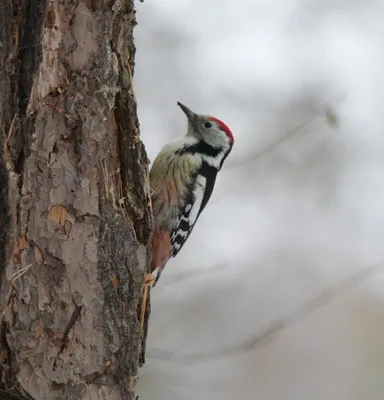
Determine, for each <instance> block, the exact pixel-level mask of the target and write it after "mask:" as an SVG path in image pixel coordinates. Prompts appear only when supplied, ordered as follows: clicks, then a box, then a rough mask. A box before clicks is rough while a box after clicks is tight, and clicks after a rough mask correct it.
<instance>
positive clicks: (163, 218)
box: [142, 102, 234, 318]
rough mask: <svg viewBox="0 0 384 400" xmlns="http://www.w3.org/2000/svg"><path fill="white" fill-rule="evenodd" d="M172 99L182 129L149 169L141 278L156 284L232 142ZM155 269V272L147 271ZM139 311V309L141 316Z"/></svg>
mask: <svg viewBox="0 0 384 400" xmlns="http://www.w3.org/2000/svg"><path fill="white" fill-rule="evenodd" d="M177 105H178V106H179V107H180V108H181V110H182V111H183V112H184V114H185V115H186V117H187V120H188V129H187V134H186V135H185V136H183V137H181V138H178V139H176V140H174V141H172V142H170V143H168V144H166V145H165V146H164V147H163V148H162V150H161V151H160V153H159V154H158V156H157V157H156V158H155V161H154V162H153V165H152V168H151V170H150V173H149V180H150V184H151V189H152V210H153V216H154V222H155V226H154V233H153V239H152V264H151V269H150V272H151V274H149V275H146V276H145V281H144V283H145V285H147V287H148V285H152V286H155V285H156V283H157V282H158V281H159V279H160V276H161V274H162V272H163V270H164V267H165V265H166V264H167V262H168V261H169V259H170V258H172V257H175V256H176V255H177V254H178V253H179V251H180V250H181V248H182V247H183V245H184V244H185V242H186V241H187V239H188V237H189V235H190V234H191V232H192V230H193V228H194V226H195V224H196V222H197V220H198V219H199V217H200V215H201V213H202V211H203V210H204V208H205V206H206V205H207V203H208V201H209V199H210V197H211V195H212V191H213V188H214V186H215V182H216V176H217V173H218V172H219V171H220V169H221V168H222V166H223V163H224V161H225V159H226V158H227V156H228V154H229V153H230V152H231V150H232V146H233V143H234V138H233V135H232V132H231V130H230V129H229V128H228V126H227V125H226V124H224V122H222V121H220V120H219V119H217V118H215V117H212V116H209V115H200V114H196V113H194V112H193V111H191V110H190V109H189V108H188V107H186V106H185V105H184V104H182V103H180V102H178V103H177ZM155 270H157V276H156V278H154V276H153V275H152V273H153V272H154V271H155ZM144 297H146V293H145V294H144ZM144 300H145V301H146V298H145V299H144ZM143 305H144V307H145V304H144V302H143ZM144 313H145V310H142V318H143V317H144Z"/></svg>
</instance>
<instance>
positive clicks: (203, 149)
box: [177, 140, 222, 158]
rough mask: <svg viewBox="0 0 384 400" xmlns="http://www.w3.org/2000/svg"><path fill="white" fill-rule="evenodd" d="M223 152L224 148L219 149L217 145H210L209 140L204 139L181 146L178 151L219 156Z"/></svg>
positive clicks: (178, 152) (179, 152)
mask: <svg viewBox="0 0 384 400" xmlns="http://www.w3.org/2000/svg"><path fill="white" fill-rule="evenodd" d="M221 152H222V149H217V148H215V147H212V146H211V145H209V144H208V143H207V142H205V141H204V140H200V141H199V142H197V143H196V144H193V145H190V146H185V147H183V148H181V149H180V150H178V151H177V154H180V155H181V154H185V153H189V154H195V153H197V154H202V155H206V156H209V157H214V158H215V157H217V156H218V155H219V154H220V153H221Z"/></svg>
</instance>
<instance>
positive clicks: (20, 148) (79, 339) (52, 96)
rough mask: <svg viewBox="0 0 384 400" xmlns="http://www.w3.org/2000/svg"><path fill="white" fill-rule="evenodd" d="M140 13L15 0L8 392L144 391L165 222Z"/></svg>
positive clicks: (4, 247) (5, 31)
mask: <svg viewBox="0 0 384 400" xmlns="http://www.w3.org/2000/svg"><path fill="white" fill-rule="evenodd" d="M135 24H136V21H135V11H134V7H133V0H115V1H113V0H2V1H1V5H0V119H1V120H0V122H1V126H0V128H1V131H2V132H0V138H1V139H0V140H1V148H0V149H1V152H0V179H1V191H0V274H1V275H0V276H1V292H0V293H1V294H0V313H1V314H0V315H1V321H0V360H1V365H0V374H1V382H0V389H1V393H3V394H2V395H1V394H0V396H3V397H1V398H12V397H11V395H12V396H15V398H18V399H36V400H43V399H80V400H81V399H91V400H93V399H108V400H109V399H134V398H135V394H134V393H135V384H136V379H137V374H138V368H139V364H140V363H142V362H144V347H145V346H144V344H145V335H146V334H144V335H142V333H141V329H140V323H139V314H140V313H139V309H140V306H141V301H142V286H143V274H144V271H145V270H146V268H147V267H148V265H149V257H150V245H149V243H150V237H151V225H152V221H151V212H150V200H149V198H150V193H149V183H148V168H147V167H148V160H147V157H146V153H145V149H144V146H143V144H142V143H141V141H140V136H139V124H138V120H137V113H136V101H135V96H134V91H133V87H132V74H133V67H134V54H135V47H134V44H133V35H132V33H133V27H134V25H135ZM147 317H148V312H147V315H146V318H147ZM145 325H146V324H145ZM145 330H146V328H145ZM4 396H5V397H4Z"/></svg>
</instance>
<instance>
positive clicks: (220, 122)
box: [209, 117, 235, 144]
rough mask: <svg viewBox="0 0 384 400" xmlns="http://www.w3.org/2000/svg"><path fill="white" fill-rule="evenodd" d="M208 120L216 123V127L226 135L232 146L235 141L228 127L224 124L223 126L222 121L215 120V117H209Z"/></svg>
mask: <svg viewBox="0 0 384 400" xmlns="http://www.w3.org/2000/svg"><path fill="white" fill-rule="evenodd" d="M209 118H210V119H211V121H214V122H216V123H217V125H219V127H220V128H221V129H222V130H223V131H224V132H225V133H226V134H227V136H228V137H229V139H230V140H231V143H232V144H233V143H234V141H235V139H234V138H233V135H232V132H231V130H230V129H229V127H228V126H227V125H226V124H224V122H223V121H220V120H219V119H217V118H215V117H209Z"/></svg>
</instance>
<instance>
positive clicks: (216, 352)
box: [149, 261, 384, 363]
mask: <svg viewBox="0 0 384 400" xmlns="http://www.w3.org/2000/svg"><path fill="white" fill-rule="evenodd" d="M383 267H384V261H382V262H380V263H379V264H375V265H371V266H369V267H366V268H363V269H361V270H360V271H357V272H356V273H354V274H351V275H350V276H349V277H347V278H346V279H344V280H342V281H340V282H339V283H338V284H336V285H335V286H333V287H331V288H328V289H325V290H323V291H322V292H321V293H319V294H318V295H317V296H315V297H313V298H312V299H310V300H308V301H307V302H305V303H304V304H303V306H302V307H300V308H299V309H298V310H295V311H293V312H292V313H291V314H289V315H288V316H286V317H283V318H281V319H277V320H276V321H275V322H273V323H272V324H270V325H269V326H268V327H267V329H265V330H264V331H263V332H261V333H258V334H256V335H255V336H254V337H251V338H250V339H248V340H244V341H242V342H241V343H238V344H234V345H233V346H227V347H222V348H219V349H212V350H210V351H205V352H204V353H196V354H186V355H179V356H175V355H174V353H172V352H167V351H163V350H159V349H153V350H151V352H150V353H151V354H150V355H149V357H150V358H154V359H159V360H163V361H170V362H182V363H193V362H202V361H209V360H212V359H217V358H222V357H227V356H231V355H233V354H239V353H243V352H249V351H251V350H255V349H257V348H261V347H264V346H267V345H269V344H271V343H272V342H273V339H274V337H275V336H276V335H277V334H279V333H282V332H283V331H284V330H286V329H288V328H290V327H291V326H293V325H296V324H297V323H299V322H301V321H303V320H304V319H305V318H307V317H308V316H310V315H311V314H312V313H313V312H315V311H316V310H317V309H319V308H321V307H324V306H326V305H327V304H329V303H330V302H332V301H333V300H335V299H336V298H337V297H339V296H341V295H342V294H343V293H345V292H346V291H348V290H350V289H352V288H353V287H355V286H357V285H358V284H360V283H361V282H363V281H365V280H366V279H368V278H371V277H372V276H374V275H376V274H378V273H379V272H382V270H383Z"/></svg>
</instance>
